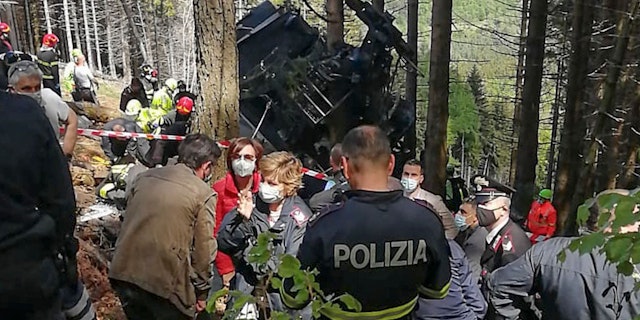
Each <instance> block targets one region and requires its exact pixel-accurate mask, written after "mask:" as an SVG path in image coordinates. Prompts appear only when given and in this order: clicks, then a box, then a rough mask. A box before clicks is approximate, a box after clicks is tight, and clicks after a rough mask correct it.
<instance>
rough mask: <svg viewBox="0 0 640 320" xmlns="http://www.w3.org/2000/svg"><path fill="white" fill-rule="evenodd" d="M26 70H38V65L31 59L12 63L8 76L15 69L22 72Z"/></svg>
mask: <svg viewBox="0 0 640 320" xmlns="http://www.w3.org/2000/svg"><path fill="white" fill-rule="evenodd" d="M28 70H40V68H39V67H38V65H37V64H36V63H35V62H33V61H26V62H25V63H19V64H14V65H12V66H11V68H10V69H9V73H8V76H9V78H11V77H12V76H13V75H14V74H15V73H16V71H20V72H24V71H28Z"/></svg>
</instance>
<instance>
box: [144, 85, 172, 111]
mask: <svg viewBox="0 0 640 320" xmlns="http://www.w3.org/2000/svg"><path fill="white" fill-rule="evenodd" d="M177 88H178V81H176V79H173V78H169V79H167V80H166V81H165V82H164V86H162V88H160V90H158V91H156V92H154V93H153V98H152V99H151V105H150V107H151V109H159V110H163V111H164V112H165V113H168V112H169V111H171V110H172V109H173V107H174V105H173V92H174V91H175V90H176V89H177Z"/></svg>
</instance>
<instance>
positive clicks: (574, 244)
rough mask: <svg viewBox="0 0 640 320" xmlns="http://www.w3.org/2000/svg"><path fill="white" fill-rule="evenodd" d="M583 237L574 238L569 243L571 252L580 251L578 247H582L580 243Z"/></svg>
mask: <svg viewBox="0 0 640 320" xmlns="http://www.w3.org/2000/svg"><path fill="white" fill-rule="evenodd" d="M581 240H582V238H578V239H575V240H572V241H571V243H569V248H568V249H569V251H571V252H576V251H578V249H579V248H580V243H581Z"/></svg>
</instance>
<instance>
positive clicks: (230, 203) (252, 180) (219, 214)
mask: <svg viewBox="0 0 640 320" xmlns="http://www.w3.org/2000/svg"><path fill="white" fill-rule="evenodd" d="M262 152H263V148H262V145H261V144H260V143H259V142H258V141H256V140H252V139H249V138H245V137H241V138H237V139H234V140H232V141H231V144H230V145H229V151H228V153H227V168H229V171H228V172H227V175H226V176H225V177H224V178H222V179H220V180H218V181H216V182H215V183H214V184H213V190H214V191H215V192H216V193H217V194H218V203H217V204H216V225H215V230H214V236H217V235H218V231H219V228H220V224H221V223H222V219H224V217H225V215H226V214H227V213H228V212H229V211H231V210H232V209H233V208H235V207H236V206H237V205H238V200H239V198H240V193H242V192H248V193H251V194H255V193H257V192H258V187H259V185H260V173H258V170H257V167H258V166H257V163H258V161H260V158H262ZM215 264H216V268H217V269H218V272H219V273H220V275H221V276H222V282H223V284H224V285H228V284H229V280H231V278H233V274H234V268H233V262H232V261H231V257H229V256H228V255H226V254H224V253H222V252H220V251H219V250H218V253H217V255H216V260H215Z"/></svg>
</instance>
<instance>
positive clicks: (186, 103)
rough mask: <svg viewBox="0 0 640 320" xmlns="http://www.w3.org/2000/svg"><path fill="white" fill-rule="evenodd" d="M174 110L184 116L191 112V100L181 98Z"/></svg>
mask: <svg viewBox="0 0 640 320" xmlns="http://www.w3.org/2000/svg"><path fill="white" fill-rule="evenodd" d="M176 110H177V111H178V113H179V114H181V115H183V116H186V115H188V114H189V113H191V110H193V100H192V99H191V98H189V97H182V98H180V99H178V103H176Z"/></svg>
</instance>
